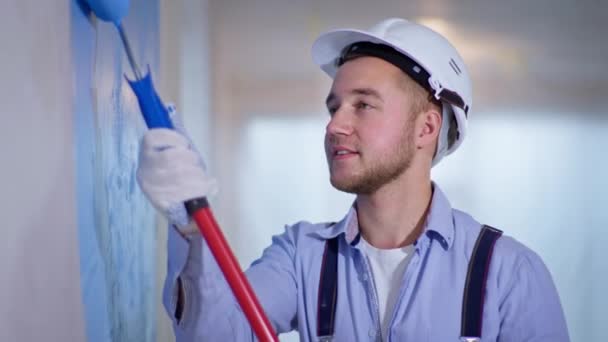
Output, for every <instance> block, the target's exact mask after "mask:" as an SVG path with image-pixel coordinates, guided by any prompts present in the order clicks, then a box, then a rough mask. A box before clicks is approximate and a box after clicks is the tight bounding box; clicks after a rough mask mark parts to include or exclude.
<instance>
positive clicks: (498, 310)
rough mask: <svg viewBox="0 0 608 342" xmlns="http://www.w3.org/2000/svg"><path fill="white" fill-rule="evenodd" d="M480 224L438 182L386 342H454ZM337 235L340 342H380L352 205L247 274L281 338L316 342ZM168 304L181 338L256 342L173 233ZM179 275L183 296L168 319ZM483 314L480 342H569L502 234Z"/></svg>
mask: <svg viewBox="0 0 608 342" xmlns="http://www.w3.org/2000/svg"><path fill="white" fill-rule="evenodd" d="M480 229H481V224H480V223H479V222H477V221H475V220H474V219H473V218H472V217H471V216H469V215H467V214H465V213H463V212H461V211H458V210H455V209H452V208H451V206H450V203H449V202H448V200H447V198H446V197H445V195H444V194H443V193H442V192H441V190H440V189H439V187H438V186H437V185H434V191H433V198H432V201H431V207H430V210H429V214H428V217H427V220H426V226H425V229H424V233H423V234H422V235H421V236H420V238H419V239H418V241H417V242H416V244H415V252H414V255H413V257H412V259H411V261H410V264H409V265H408V268H407V270H406V272H405V274H404V276H403V281H402V283H401V289H400V294H399V296H398V300H397V303H396V304H395V308H394V312H393V314H392V318H391V323H390V328H389V333H388V336H387V340H388V341H416V342H421V341H433V342H434V341H437V342H446V341H459V337H460V323H461V306H462V294H463V289H464V283H465V278H466V274H467V267H468V263H469V258H470V256H471V253H472V249H473V246H474V244H475V241H476V240H477V235H478V233H479V231H480ZM335 236H341V237H340V239H339V240H340V253H339V257H338V299H337V308H336V317H337V318H336V321H335V335H334V337H335V340H336V341H379V340H380V338H381V336H380V334H381V333H380V322H379V313H378V302H377V299H376V295H375V289H374V282H373V279H372V275H371V271H370V268H369V265H368V264H367V261H366V259H365V257H364V255H363V254H362V251H361V249H360V245H359V241H360V239H359V226H358V222H357V213H356V209H355V207H354V206H353V207H352V208H351V209H350V210H349V212H348V213H347V214H346V216H345V217H344V218H343V219H342V220H341V221H340V222H338V223H337V224H335V225H330V224H326V223H323V224H312V223H308V222H299V223H296V224H295V225H293V226H288V227H287V228H286V230H285V232H284V233H283V234H281V235H277V236H274V237H273V239H272V244H271V245H270V246H269V247H268V248H266V250H264V253H263V255H262V257H261V258H260V259H258V260H257V261H255V262H254V263H253V264H252V265H251V267H250V268H249V269H248V270H247V271H246V274H247V277H248V279H249V281H250V282H251V286H252V287H253V289H254V290H255V292H256V294H257V296H258V299H259V300H260V303H261V305H262V307H263V308H264V310H265V312H266V314H267V315H268V318H269V319H270V321H271V323H272V324H273V326H274V328H275V329H276V330H277V332H278V333H283V332H288V331H292V330H297V331H298V332H299V334H300V340H301V341H317V336H316V330H317V297H318V289H319V277H320V269H321V259H322V257H323V251H324V247H325V241H326V240H327V239H330V238H332V237H335ZM168 248H169V262H168V274H167V279H166V282H165V290H164V298H163V299H164V304H165V308H166V309H167V311H168V312H169V315H170V316H171V317H172V319H173V327H174V331H175V335H176V338H177V341H178V342H179V341H252V340H255V338H254V335H253V332H252V330H251V328H250V327H249V324H248V322H247V320H246V318H245V316H244V315H243V314H242V312H241V310H240V308H239V306H238V304H237V302H236V300H235V299H234V296H233V295H232V293H231V291H230V288H229V287H228V284H227V283H226V281H225V280H224V278H223V276H222V274H221V271H220V270H219V267H218V266H217V264H216V262H215V260H214V259H213V257H212V255H211V253H210V251H209V249H208V248H207V246H206V245H205V243H204V242H202V238H201V237H200V236H193V237H190V238H189V240H187V239H184V238H183V237H182V236H181V235H180V234H179V233H177V231H176V230H174V229H170V234H169V242H168ZM178 276H179V277H180V278H181V280H182V284H183V288H184V293H185V307H184V311H183V315H182V319H181V320H180V321H179V323H178V322H177V321H176V320H175V318H173V313H174V312H175V307H176V298H177V295H176V293H177V287H176V283H177V282H176V280H177V278H178ZM486 291H487V292H486V295H485V307H484V311H483V331H482V341H484V342H486V341H500V342H508V341H509V342H526V341H529V342H532V341H534V342H541V341H542V342H545V341H546V342H565V341H569V337H568V330H567V327H566V322H565V319H564V314H563V311H562V307H561V304H560V300H559V296H558V294H557V291H556V288H555V286H554V284H553V280H552V279H551V275H550V273H549V271H548V270H547V268H546V266H545V265H544V264H543V262H542V260H541V259H540V257H539V256H538V255H537V254H536V253H534V252H533V251H531V250H530V249H528V248H527V247H525V246H524V245H522V244H521V243H519V242H517V241H515V240H514V239H513V238H511V237H508V236H503V237H501V238H500V239H499V240H498V241H497V243H496V246H495V249H494V254H493V258H492V262H491V265H490V271H489V276H488V280H487V289H486Z"/></svg>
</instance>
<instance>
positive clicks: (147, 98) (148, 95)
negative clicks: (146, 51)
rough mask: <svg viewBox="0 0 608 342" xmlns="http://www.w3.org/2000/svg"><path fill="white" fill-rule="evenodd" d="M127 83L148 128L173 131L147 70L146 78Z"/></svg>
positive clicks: (167, 114)
mask: <svg viewBox="0 0 608 342" xmlns="http://www.w3.org/2000/svg"><path fill="white" fill-rule="evenodd" d="M127 81H128V82H129V85H130V86H131V89H133V92H134V93H135V97H137V102H138V103H139V108H140V109H141V114H142V115H143V117H144V121H145V122H146V125H147V126H148V128H170V129H173V123H172V122H171V119H170V118H169V113H168V112H167V107H166V106H165V105H164V104H163V101H162V100H161V99H160V97H158V94H157V93H156V89H154V83H152V77H151V76H150V70H148V73H146V76H144V77H143V78H142V79H140V80H135V81H130V80H127Z"/></svg>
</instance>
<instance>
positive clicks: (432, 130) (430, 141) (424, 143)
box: [415, 106, 442, 153]
mask: <svg viewBox="0 0 608 342" xmlns="http://www.w3.org/2000/svg"><path fill="white" fill-rule="evenodd" d="M441 121H442V116H441V113H440V112H439V111H438V110H437V108H435V106H430V108H429V109H427V110H426V111H424V112H422V113H420V114H418V117H417V118H416V128H417V129H416V136H415V142H416V147H417V148H418V149H424V148H429V147H430V148H431V149H432V150H433V153H434V152H435V149H436V144H437V138H438V137H439V131H440V130H441Z"/></svg>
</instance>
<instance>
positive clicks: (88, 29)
mask: <svg viewBox="0 0 608 342" xmlns="http://www.w3.org/2000/svg"><path fill="white" fill-rule="evenodd" d="M158 8H159V5H158V0H139V1H131V9H130V12H129V15H128V16H127V18H126V19H125V21H124V25H125V26H126V30H127V32H128V34H129V38H130V40H131V44H132V45H133V48H134V53H135V54H136V56H137V58H139V60H138V62H139V63H140V64H143V65H145V64H149V65H150V68H151V70H152V72H156V70H157V69H158V55H159V51H158V49H159V48H158V40H159V31H158V24H159V13H158ZM71 17H72V18H71V19H72V29H71V34H72V37H71V42H72V59H73V70H74V84H75V89H74V122H75V131H74V134H75V137H76V139H75V140H76V171H77V172H76V173H77V199H78V226H79V241H80V265H81V266H80V267H81V269H80V271H81V288H82V300H83V303H84V311H85V315H86V317H85V321H86V324H87V327H86V331H87V339H88V341H91V342H97V341H99V342H106V341H154V340H155V325H156V324H155V319H156V312H155V299H156V298H157V297H158V296H159V295H160V290H159V289H157V288H156V287H155V272H156V265H155V260H156V252H155V246H156V230H155V222H154V211H153V210H152V208H151V207H150V206H149V205H148V203H147V202H146V200H145V198H144V197H143V195H142V193H141V191H140V189H139V187H138V186H137V183H136V181H135V170H136V168H137V149H138V143H139V139H140V137H141V135H142V133H143V130H144V124H143V120H142V119H141V115H140V113H139V109H138V107H137V102H136V99H135V98H134V96H133V94H132V93H131V90H130V89H129V87H128V86H127V84H126V83H125V80H124V78H123V74H124V73H125V71H126V72H127V73H128V74H129V73H130V70H126V69H125V68H124V67H125V66H126V65H127V64H126V60H125V56H124V52H123V51H122V46H121V44H120V40H119V37H118V34H117V33H116V31H115V29H114V27H113V26H112V25H111V24H108V23H104V22H101V21H97V20H95V19H94V18H90V17H88V16H87V15H86V14H85V13H84V12H83V10H82V8H81V6H79V5H78V3H77V2H76V1H72V15H71ZM143 62H145V64H144V63H143Z"/></svg>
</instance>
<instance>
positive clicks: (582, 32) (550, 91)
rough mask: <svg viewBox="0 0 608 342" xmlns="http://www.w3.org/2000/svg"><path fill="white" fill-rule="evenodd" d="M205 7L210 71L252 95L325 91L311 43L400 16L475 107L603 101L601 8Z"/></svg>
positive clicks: (428, 4)
mask: <svg viewBox="0 0 608 342" xmlns="http://www.w3.org/2000/svg"><path fill="white" fill-rule="evenodd" d="M209 6H210V12H209V18H210V23H211V48H212V54H211V56H212V63H213V69H214V70H215V72H216V73H217V74H219V75H220V76H219V79H221V80H224V84H227V85H228V86H229V87H230V88H233V89H240V91H245V92H246V91H247V89H250V88H252V87H253V86H254V85H255V86H256V88H257V89H256V91H258V92H260V91H262V92H263V91H278V90H277V89H278V88H280V90H282V91H285V88H291V87H292V86H293V85H294V84H296V83H302V82H303V83H304V84H309V85H311V87H313V88H315V89H316V88H319V87H321V88H323V89H324V90H323V91H325V90H326V87H327V85H328V84H329V81H328V80H327V79H326V78H325V76H324V74H323V73H321V72H320V71H319V70H318V69H317V67H316V66H315V65H314V64H313V63H312V60H311V57H310V46H311V44H312V42H313V41H314V39H315V37H316V36H317V35H318V34H319V33H320V32H323V31H325V30H328V29H331V28H338V27H356V28H366V27H369V26H371V25H373V24H374V23H375V22H377V21H379V20H381V19H383V18H386V17H391V16H397V17H403V18H407V19H410V20H415V21H419V22H422V23H424V24H427V25H428V26H430V27H432V28H434V29H436V30H437V31H439V32H441V33H442V34H444V35H446V36H447V37H448V39H449V40H450V41H452V42H453V44H454V45H455V46H456V48H457V49H458V50H459V51H460V52H461V54H462V55H463V57H464V59H465V62H466V63H467V65H468V67H469V70H470V73H471V75H472V77H473V82H474V98H475V100H474V102H475V103H476V104H477V105H478V106H481V107H484V106H490V105H492V106H495V105H500V106H517V105H522V106H529V105H534V106H544V105H545V104H548V105H549V104H550V105H557V106H560V107H564V106H565V107H568V108H570V109H574V108H577V107H580V106H581V105H589V104H592V105H596V106H598V107H600V105H601V102H603V98H604V97H605V96H606V95H608V38H607V37H606V34H607V33H608V22H607V21H606V18H608V1H603V0H584V1H574V0H569V1H565V0H535V1H524V0H513V1H489V0H460V1H456V0H452V1H449V0H419V1H394V0H390V1H376V2H371V1H361V0H350V1H348V0H334V1H320V0H308V1H296V0H292V1H285V0H282V1H279V0H250V1H244V0H241V1H237V0H217V1H213V0H211V1H210V4H209ZM243 88H244V89H243ZM299 88H301V87H299ZM299 88H298V89H299ZM307 95H309V94H307Z"/></svg>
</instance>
